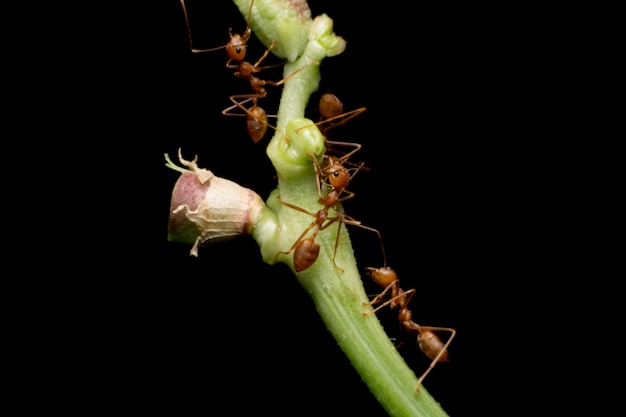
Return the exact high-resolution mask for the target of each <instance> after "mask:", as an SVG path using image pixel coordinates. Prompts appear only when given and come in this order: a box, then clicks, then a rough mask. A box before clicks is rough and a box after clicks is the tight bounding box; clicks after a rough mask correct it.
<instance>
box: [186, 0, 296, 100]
mask: <svg viewBox="0 0 626 417" xmlns="http://www.w3.org/2000/svg"><path fill="white" fill-rule="evenodd" d="M180 3H181V5H182V8H183V12H184V15H185V22H186V23H187V33H188V35H189V44H190V47H191V52H193V53H202V52H210V51H216V50H218V49H222V48H226V54H227V55H228V60H227V61H226V68H229V69H234V70H236V71H235V73H234V75H235V76H236V77H239V78H244V79H246V80H248V81H249V82H250V86H251V87H252V89H253V90H254V91H255V92H256V94H255V96H256V97H257V98H263V97H265V96H266V95H267V92H266V91H265V88H264V86H265V85H274V86H278V85H280V84H282V83H284V82H285V79H283V80H281V81H266V80H261V79H260V78H258V77H256V76H255V75H254V74H256V73H258V72H260V71H262V70H264V69H267V68H273V67H278V66H281V65H283V64H284V62H281V63H278V64H275V65H270V66H264V67H261V66H259V65H261V62H263V60H265V58H267V56H268V55H269V53H270V51H271V50H272V49H273V48H274V46H276V43H277V42H278V41H277V40H276V39H274V40H273V41H272V42H271V44H270V46H269V47H268V48H267V49H266V50H265V52H264V53H263V55H261V57H260V58H259V59H258V60H257V62H256V63H254V64H251V63H250V62H248V61H246V60H245V58H246V52H247V47H248V40H250V37H251V36H252V29H250V19H251V17H252V7H253V6H254V0H252V1H251V2H250V11H249V12H248V20H247V23H246V30H245V31H244V32H243V34H242V35H239V34H233V32H232V28H229V29H228V34H229V37H230V40H229V41H228V43H226V44H225V45H222V46H218V47H216V48H209V49H196V48H194V47H193V42H192V39H191V28H190V26H189V19H188V17H187V8H186V7H185V0H180ZM233 61H235V62H236V63H232V62H233Z"/></svg>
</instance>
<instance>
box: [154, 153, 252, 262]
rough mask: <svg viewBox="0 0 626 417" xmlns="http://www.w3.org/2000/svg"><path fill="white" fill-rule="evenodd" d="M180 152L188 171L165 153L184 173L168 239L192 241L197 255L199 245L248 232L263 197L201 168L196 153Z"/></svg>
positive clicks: (172, 208)
mask: <svg viewBox="0 0 626 417" xmlns="http://www.w3.org/2000/svg"><path fill="white" fill-rule="evenodd" d="M178 155H179V159H180V162H181V164H183V165H184V166H186V167H188V168H189V170H185V169H183V168H180V167H177V166H175V165H173V164H172V163H171V161H169V158H168V156H167V155H166V160H167V161H168V164H167V166H169V167H170V168H173V169H175V170H177V171H181V172H182V175H181V176H180V178H179V179H178V181H177V182H176V185H175V186H174V190H173V191H172V199H171V203H170V217H169V222H168V240H169V241H172V242H180V243H193V247H192V248H191V252H190V254H191V255H193V256H198V247H199V246H201V245H203V244H209V243H216V242H221V241H224V240H230V239H234V238H236V237H238V236H242V235H249V234H250V233H251V231H252V228H253V227H254V224H255V223H256V221H257V220H258V218H259V216H260V214H261V211H262V210H263V207H264V202H263V200H262V199H261V197H260V196H259V195H258V194H257V193H255V192H254V191H252V190H250V189H249V188H245V187H242V186H240V185H239V184H237V183H235V182H233V181H229V180H227V179H224V178H220V177H217V176H215V175H213V173H212V172H211V171H209V170H206V169H203V168H198V166H197V165H196V160H197V156H196V157H195V158H194V160H193V161H185V160H184V159H183V158H182V156H181V154H180V150H179V151H178Z"/></svg>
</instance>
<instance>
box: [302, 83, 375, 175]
mask: <svg viewBox="0 0 626 417" xmlns="http://www.w3.org/2000/svg"><path fill="white" fill-rule="evenodd" d="M365 110H367V108H365V107H360V108H358V109H355V110H351V111H349V112H345V113H344V111H343V103H342V101H341V100H340V99H339V97H337V96H336V95H334V94H332V93H325V94H323V95H322V96H321V97H320V100H319V103H318V111H319V112H320V119H319V121H318V122H317V123H313V124H312V125H308V126H303V127H300V128H298V129H297V130H296V131H299V130H301V129H304V128H307V127H310V126H318V128H319V130H320V132H321V133H322V135H324V139H325V144H326V150H327V152H331V153H335V154H341V155H343V156H342V158H343V160H344V162H345V161H346V160H347V159H348V158H349V157H350V156H351V155H352V154H354V153H355V152H356V151H358V150H359V149H361V144H359V143H351V142H337V141H331V140H330V139H328V131H329V130H330V129H332V128H333V127H336V126H343V125H344V124H345V123H346V122H347V121H348V120H350V119H352V118H354V117H356V116H358V115H359V114H361V113H363V112H364V111H365ZM336 146H350V147H352V148H354V149H353V150H352V151H350V152H348V153H345V152H341V151H338V150H337V149H336V148H335V147H336ZM361 169H363V167H362V166H361Z"/></svg>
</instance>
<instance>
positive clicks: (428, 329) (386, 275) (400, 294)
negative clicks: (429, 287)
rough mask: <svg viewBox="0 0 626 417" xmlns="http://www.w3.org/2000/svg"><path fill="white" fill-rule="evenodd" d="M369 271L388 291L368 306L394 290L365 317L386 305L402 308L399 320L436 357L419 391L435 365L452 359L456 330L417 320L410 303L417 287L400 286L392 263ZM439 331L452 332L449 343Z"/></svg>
mask: <svg viewBox="0 0 626 417" xmlns="http://www.w3.org/2000/svg"><path fill="white" fill-rule="evenodd" d="M366 270H367V271H366V273H367V275H368V276H370V277H371V278H372V279H373V280H374V282H375V283H376V284H378V286H380V287H382V288H384V290H383V291H382V292H381V293H380V294H378V295H377V296H376V297H375V298H374V299H372V300H371V301H370V302H369V303H365V305H374V304H377V303H379V302H380V301H381V299H382V298H383V296H384V295H385V294H386V293H387V292H388V291H391V296H390V298H389V299H388V300H386V301H385V302H383V303H382V304H380V305H379V306H378V307H376V308H375V309H374V310H372V311H368V312H366V313H363V316H369V315H371V314H373V313H375V312H376V311H378V310H379V309H381V308H383V307H384V306H386V305H389V308H391V309H392V310H393V309H394V308H396V307H398V308H399V309H400V311H399V312H398V320H399V321H400V325H401V326H402V327H404V328H405V329H406V330H407V331H408V332H409V333H412V334H415V333H417V344H418V345H419V347H420V350H421V351H422V352H424V354H425V355H426V356H428V358H430V359H431V360H432V362H431V363H430V366H429V367H428V369H426V371H425V372H424V373H423V374H422V376H420V377H419V379H418V380H417V385H416V387H415V391H416V392H418V391H419V387H420V385H421V384H422V381H424V378H426V375H428V373H429V372H430V371H431V370H432V369H433V368H434V367H435V365H436V364H437V362H448V350H447V349H448V346H449V345H450V342H451V341H452V339H453V338H454V336H455V335H456V330H455V329H452V328H449V327H432V326H420V325H419V324H417V323H415V322H413V318H412V317H413V313H412V312H411V310H409V308H408V305H409V302H410V301H411V298H413V295H415V288H412V289H410V290H408V291H404V290H403V289H402V288H400V280H399V279H398V275H397V274H396V272H395V271H394V270H393V269H391V268H389V267H388V266H385V267H382V268H372V267H368V268H366ZM437 331H444V332H449V333H450V337H449V338H448V341H447V342H446V343H445V344H444V343H443V342H442V341H441V339H440V338H439V337H438V336H437V335H436V334H435V333H434V332H437Z"/></svg>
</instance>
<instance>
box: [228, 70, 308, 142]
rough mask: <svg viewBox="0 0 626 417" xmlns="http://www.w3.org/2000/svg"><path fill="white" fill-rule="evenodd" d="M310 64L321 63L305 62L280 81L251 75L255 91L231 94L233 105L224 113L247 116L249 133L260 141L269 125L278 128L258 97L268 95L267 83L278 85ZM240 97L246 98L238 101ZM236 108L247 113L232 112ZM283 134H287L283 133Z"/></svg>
mask: <svg viewBox="0 0 626 417" xmlns="http://www.w3.org/2000/svg"><path fill="white" fill-rule="evenodd" d="M309 65H319V61H311V62H308V63H306V64H304V65H303V66H302V67H300V68H298V69H296V70H295V71H293V72H292V73H291V74H289V75H288V76H286V77H285V78H283V79H282V80H280V81H266V80H261V79H260V78H257V77H255V76H253V75H250V77H251V78H250V84H251V86H252V88H253V89H254V91H255V92H254V93H251V94H236V95H232V96H230V97H229V99H230V101H232V102H233V105H232V106H230V107H227V108H226V109H224V110H222V114H223V115H225V116H246V128H247V131H248V134H249V135H250V138H251V139H252V140H253V141H254V143H257V142H259V141H260V140H261V139H262V138H263V136H265V132H266V131H267V126H269V127H271V128H272V129H274V130H277V129H276V128H275V127H274V126H272V125H270V124H269V123H268V122H267V118H268V116H267V113H266V112H265V110H264V109H263V108H261V107H260V106H259V105H258V99H260V98H264V97H266V96H267V90H266V89H265V85H267V84H270V85H273V86H276V87H277V86H280V85H282V84H284V83H285V82H286V81H287V80H289V79H290V78H291V77H293V76H294V75H296V74H297V73H298V72H300V71H302V70H303V69H304V68H305V67H307V66H309ZM238 99H244V100H243V101H238ZM249 101H252V107H251V108H249V109H248V108H246V107H244V106H243V104H244V103H247V102H249ZM236 108H239V109H241V110H243V111H244V112H245V113H246V114H245V115H243V114H238V113H231V111H232V110H234V109H236ZM273 117H275V116H273ZM281 133H282V132H281ZM283 136H285V135H284V134H283Z"/></svg>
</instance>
